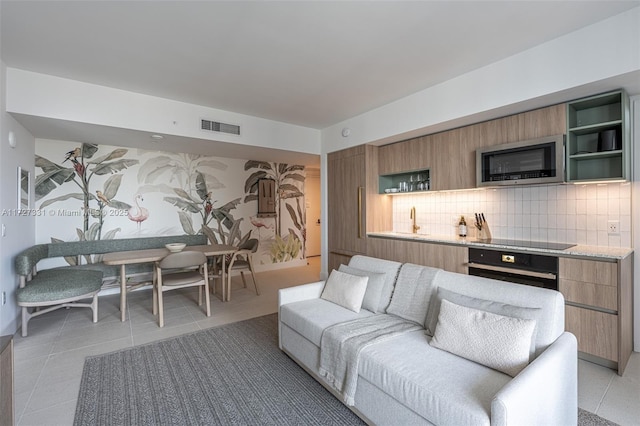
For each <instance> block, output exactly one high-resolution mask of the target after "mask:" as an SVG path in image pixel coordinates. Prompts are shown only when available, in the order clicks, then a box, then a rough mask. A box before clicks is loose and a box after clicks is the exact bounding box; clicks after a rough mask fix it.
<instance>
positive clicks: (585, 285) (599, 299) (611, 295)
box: [559, 278, 618, 312]
mask: <svg viewBox="0 0 640 426" xmlns="http://www.w3.org/2000/svg"><path fill="white" fill-rule="evenodd" d="M559 290H560V293H562V295H563V296H564V299H565V300H566V301H567V302H575V303H580V304H581V305H589V306H595V307H599V308H604V309H609V310H611V311H615V312H617V311H618V288H617V287H611V286H607V285H599V284H594V283H589V282H583V281H573V280H568V279H565V278H560V282H559Z"/></svg>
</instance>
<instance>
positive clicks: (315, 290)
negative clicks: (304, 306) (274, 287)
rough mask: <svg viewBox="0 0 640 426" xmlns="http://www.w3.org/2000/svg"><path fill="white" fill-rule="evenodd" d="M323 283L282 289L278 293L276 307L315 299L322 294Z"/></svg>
mask: <svg viewBox="0 0 640 426" xmlns="http://www.w3.org/2000/svg"><path fill="white" fill-rule="evenodd" d="M324 283H325V281H318V282H316V283H310V284H303V285H298V286H295V287H289V288H282V289H280V290H279V291H278V307H280V306H282V305H286V304H287V303H293V302H300V301H302V300H309V299H317V298H319V297H320V295H321V294H322V290H323V289H324Z"/></svg>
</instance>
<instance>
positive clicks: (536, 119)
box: [378, 104, 566, 192]
mask: <svg viewBox="0 0 640 426" xmlns="http://www.w3.org/2000/svg"><path fill="white" fill-rule="evenodd" d="M565 112H566V108H565V105H564V104H559V105H552V106H549V107H545V108H540V109H537V110H533V111H527V112H523V113H520V114H515V115H511V116H508V117H503V118H498V119H495V120H489V121H485V122H482V123H477V124H473V125H470V126H464V127H460V128H457V129H453V130H448V131H445V132H441V133H435V134H432V135H427V136H422V137H419V138H415V139H410V140H407V141H404V142H398V143H394V144H390V145H385V146H382V147H380V148H379V169H378V174H379V175H380V177H381V178H380V183H381V185H380V191H381V192H384V190H385V189H387V185H391V186H389V187H395V185H397V183H398V182H396V181H397V180H398V179H405V177H407V176H408V177H409V179H410V178H411V176H412V175H413V176H414V179H415V175H416V174H420V175H421V176H424V175H425V173H426V171H428V172H429V190H432V191H443V190H453V189H469V188H475V186H476V150H477V149H479V148H485V147H489V146H492V145H500V144H504V143H508V142H516V141H522V140H528V139H537V138H541V137H547V136H552V135H559V134H565V133H566V119H565V116H566V114H565ZM401 175H406V176H401ZM394 179H395V181H394Z"/></svg>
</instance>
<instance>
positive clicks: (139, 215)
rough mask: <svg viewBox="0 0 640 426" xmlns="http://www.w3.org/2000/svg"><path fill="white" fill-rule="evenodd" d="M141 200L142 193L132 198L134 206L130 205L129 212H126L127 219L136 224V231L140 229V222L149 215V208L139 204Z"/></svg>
mask: <svg viewBox="0 0 640 426" xmlns="http://www.w3.org/2000/svg"><path fill="white" fill-rule="evenodd" d="M142 201H144V199H143V198H142V195H140V194H138V195H136V198H135V200H134V202H135V206H133V207H131V208H130V209H129V213H128V214H127V217H128V218H129V220H131V221H133V222H136V223H137V224H138V231H140V225H141V224H142V222H144V221H145V220H147V218H148V217H149V210H147V209H146V208H144V207H142V206H141V205H140V202H142Z"/></svg>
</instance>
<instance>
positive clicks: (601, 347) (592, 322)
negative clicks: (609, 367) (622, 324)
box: [565, 306, 618, 362]
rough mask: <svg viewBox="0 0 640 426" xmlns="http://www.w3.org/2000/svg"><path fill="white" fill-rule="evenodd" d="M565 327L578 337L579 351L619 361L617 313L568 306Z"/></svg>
mask: <svg viewBox="0 0 640 426" xmlns="http://www.w3.org/2000/svg"><path fill="white" fill-rule="evenodd" d="M565 329H566V330H567V331H569V332H571V333H573V334H574V335H575V336H576V338H577V339H578V350H579V351H581V352H584V353H587V354H590V355H595V356H597V357H600V358H604V359H607V360H610V361H615V362H618V316H617V315H614V314H607V313H604V312H598V311H592V310H590V309H584V308H578V307H576V306H566V307H565Z"/></svg>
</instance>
